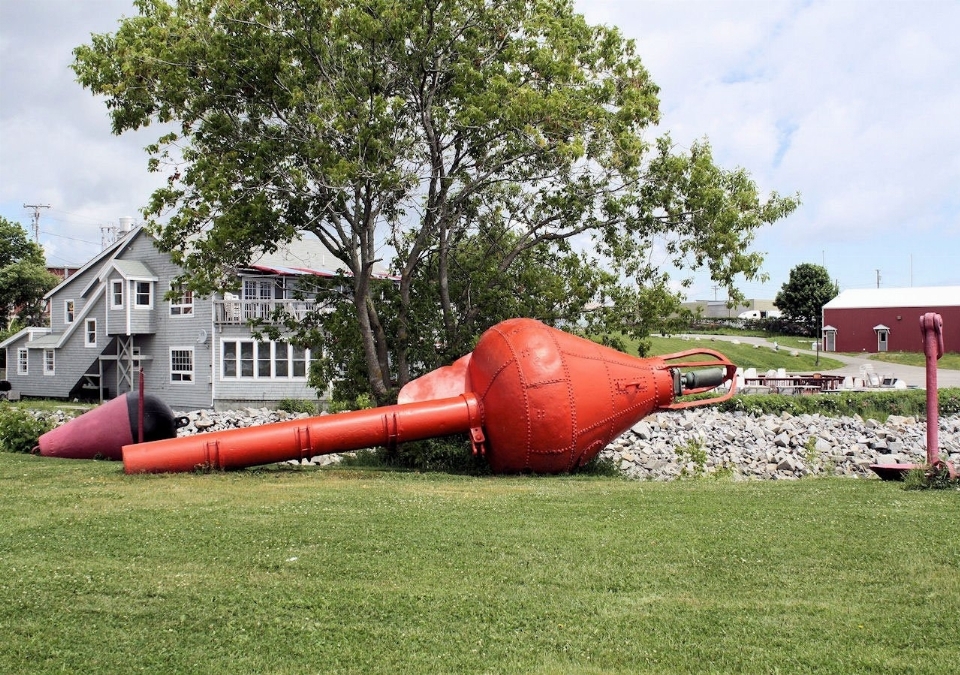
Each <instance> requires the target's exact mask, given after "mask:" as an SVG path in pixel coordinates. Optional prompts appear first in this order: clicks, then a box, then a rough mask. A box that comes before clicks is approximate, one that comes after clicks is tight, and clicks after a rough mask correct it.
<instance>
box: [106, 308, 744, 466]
mask: <svg viewBox="0 0 960 675" xmlns="http://www.w3.org/2000/svg"><path fill="white" fill-rule="evenodd" d="M694 354H700V355H703V356H707V357H709V359H708V360H695V361H685V362H677V359H682V358H685V357H688V356H692V355H694ZM689 368H706V370H699V371H693V372H684V370H685V369H689ZM735 372H736V366H735V365H734V364H733V363H731V362H730V361H729V360H727V359H726V357H724V356H723V355H722V354H720V353H718V352H715V351H711V350H691V351H687V352H681V353H679V354H672V355H670V356H664V357H656V358H647V359H641V358H637V357H634V356H629V355H627V354H623V353H622V352H618V351H616V350H615V349H610V348H609V347H604V346H602V345H598V344H596V343H594V342H592V341H590V340H586V339H583V338H579V337H576V336H574V335H570V334H568V333H564V332H563V331H560V330H557V329H555V328H550V327H549V326H546V325H544V324H542V323H540V322H538V321H534V320H532V319H511V320H509V321H504V322H502V323H500V324H497V325H496V326H494V327H493V328H491V329H489V330H488V331H487V332H485V333H484V334H483V336H481V338H480V341H479V342H478V343H477V348H476V349H475V350H474V351H473V352H472V353H471V354H468V355H467V356H464V357H463V358H461V359H459V360H458V361H456V362H455V363H454V364H453V365H451V366H447V367H445V368H440V369H438V370H436V371H434V372H432V373H429V374H428V375H426V376H424V377H422V378H420V379H418V380H415V381H413V382H411V383H410V384H408V385H407V386H406V387H404V388H403V389H402V390H401V392H400V396H399V399H398V400H399V403H398V404H397V405H395V406H387V407H383V408H375V409H372V410H360V411H355V412H351V413H342V414H339V415H327V416H323V417H314V418H311V419H308V420H292V421H289V422H280V423H277V424H272V425H265V426H262V427H255V428H251V429H233V430H230V431H220V432H214V433H209V434H198V435H196V436H190V437H184V438H178V439H173V440H168V441H157V442H154V443H142V444H136V445H127V446H124V448H123V463H124V470H125V471H127V472H128V473H137V472H144V471H151V472H156V471H189V470H192V469H194V468H196V467H209V468H218V469H222V468H240V467H245V466H255V465H257V464H269V463H272V462H277V461H283V460H288V459H301V458H304V457H310V456H314V455H321V454H326V453H332V452H342V451H344V450H355V449H358V448H365V447H372V446H375V445H391V444H396V443H400V442H403V441H413V440H419V439H422V438H427V437H431V436H445V435H450V434H455V433H463V432H468V433H469V434H470V437H471V440H472V442H473V446H474V450H475V451H476V452H480V453H483V454H485V455H486V456H487V458H488V461H489V462H490V466H491V468H492V469H493V471H494V472H495V473H519V472H536V473H562V472H566V471H570V470H571V469H574V468H576V467H578V466H581V465H583V464H585V463H586V462H588V461H590V460H591V459H593V458H594V457H595V456H596V455H597V454H598V453H599V452H600V451H601V450H602V449H603V448H604V447H605V446H606V445H607V444H608V443H609V442H610V441H612V440H613V439H614V438H616V437H617V436H619V435H620V434H621V433H623V432H624V431H625V430H626V429H628V428H630V427H631V426H632V425H633V424H635V423H636V422H637V421H639V420H640V419H642V418H643V417H645V416H646V415H649V414H650V413H652V412H654V411H656V410H669V409H678V408H685V407H690V406H694V405H706V404H709V403H716V402H719V401H721V400H725V399H727V398H729V397H730V396H732V395H733V393H734V382H733V378H734V375H735ZM724 382H729V383H730V389H729V391H728V392H727V393H726V394H724V395H723V396H720V397H718V398H712V399H704V400H695V401H687V402H680V403H677V402H675V399H676V397H679V396H681V395H684V394H695V393H700V392H703V391H708V390H710V389H712V388H715V387H717V386H718V385H720V384H722V383H724Z"/></svg>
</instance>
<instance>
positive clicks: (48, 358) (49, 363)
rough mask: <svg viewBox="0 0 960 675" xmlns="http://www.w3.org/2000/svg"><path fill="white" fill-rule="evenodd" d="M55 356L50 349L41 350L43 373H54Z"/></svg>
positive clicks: (55, 366) (55, 367)
mask: <svg viewBox="0 0 960 675" xmlns="http://www.w3.org/2000/svg"><path fill="white" fill-rule="evenodd" d="M56 371H57V357H56V353H55V352H54V351H53V350H52V349H44V350H43V374H44V375H56Z"/></svg>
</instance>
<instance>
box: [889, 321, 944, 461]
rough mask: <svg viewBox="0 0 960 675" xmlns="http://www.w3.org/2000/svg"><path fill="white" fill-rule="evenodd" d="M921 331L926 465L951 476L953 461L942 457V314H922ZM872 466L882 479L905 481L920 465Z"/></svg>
mask: <svg viewBox="0 0 960 675" xmlns="http://www.w3.org/2000/svg"><path fill="white" fill-rule="evenodd" d="M920 332H921V334H922V335H923V353H924V355H925V356H926V367H927V467H929V468H931V469H942V468H944V467H946V468H947V470H948V471H949V472H950V475H951V476H956V475H957V471H956V469H955V468H954V467H953V465H952V464H945V463H944V462H943V461H941V459H940V392H939V390H938V385H937V361H938V360H939V359H940V357H942V356H943V317H941V316H940V315H939V314H937V313H936V312H927V313H926V314H924V315H923V316H921V317H920ZM870 468H871V469H873V471H874V472H875V473H876V474H877V475H878V476H880V478H882V479H883V480H903V477H904V476H905V475H906V474H907V472H909V471H911V470H912V469H916V468H918V465H917V464H903V463H902V464H871V465H870Z"/></svg>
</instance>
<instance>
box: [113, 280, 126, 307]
mask: <svg viewBox="0 0 960 675" xmlns="http://www.w3.org/2000/svg"><path fill="white" fill-rule="evenodd" d="M125 283H126V282H124V280H123V279H113V280H111V281H110V309H123V296H125V295H126V290H125V289H124V285H125ZM118 285H119V286H120V302H119V303H118V302H117V301H116V300H117V296H116V292H115V289H116V287H117V286H118Z"/></svg>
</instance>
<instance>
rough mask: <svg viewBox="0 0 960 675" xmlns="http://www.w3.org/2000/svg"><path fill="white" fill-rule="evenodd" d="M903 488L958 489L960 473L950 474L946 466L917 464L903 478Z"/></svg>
mask: <svg viewBox="0 0 960 675" xmlns="http://www.w3.org/2000/svg"><path fill="white" fill-rule="evenodd" d="M903 489H904V490H960V475H958V476H951V475H950V469H949V468H948V467H947V466H939V467H936V468H934V467H932V466H926V465H924V466H918V467H915V468H913V469H911V470H910V471H908V472H907V475H906V476H904V478H903Z"/></svg>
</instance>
